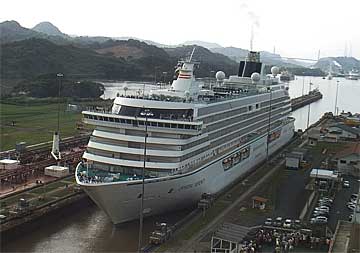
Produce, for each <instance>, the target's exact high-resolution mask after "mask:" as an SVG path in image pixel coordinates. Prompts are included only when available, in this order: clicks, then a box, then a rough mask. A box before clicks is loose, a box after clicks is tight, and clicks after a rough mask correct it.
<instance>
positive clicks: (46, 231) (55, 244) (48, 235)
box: [1, 201, 189, 253]
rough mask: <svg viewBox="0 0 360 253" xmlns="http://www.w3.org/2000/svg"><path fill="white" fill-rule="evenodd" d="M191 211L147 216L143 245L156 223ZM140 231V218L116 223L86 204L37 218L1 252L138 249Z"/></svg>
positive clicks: (4, 242) (7, 241) (171, 221)
mask: <svg viewBox="0 0 360 253" xmlns="http://www.w3.org/2000/svg"><path fill="white" fill-rule="evenodd" d="M83 202H84V201H83ZM188 213H189V210H183V211H177V212H174V213H171V214H166V215H162V216H156V217H150V218H146V219H145V220H144V230H143V231H144V233H143V245H146V244H147V242H148V239H149V235H150V233H151V231H153V230H154V224H155V222H169V224H174V223H175V222H176V221H178V220H180V219H181V218H183V217H185V215H186V214H188ZM138 233H139V222H138V221H133V222H128V223H125V224H121V225H120V226H115V225H113V224H112V223H111V222H110V220H109V218H108V217H107V216H106V214H105V213H104V212H103V211H101V210H100V209H99V208H98V207H96V206H95V204H92V203H90V204H89V203H82V204H81V205H76V207H70V208H67V209H66V211H59V212H57V213H56V214H52V215H50V216H48V217H45V218H44V219H41V220H39V221H36V225H34V226H31V227H28V228H26V229H25V231H21V233H19V235H17V236H12V237H13V238H11V239H9V238H2V242H1V244H2V245H1V252H59V253H60V252H61V253H63V252H134V251H137V245H138Z"/></svg>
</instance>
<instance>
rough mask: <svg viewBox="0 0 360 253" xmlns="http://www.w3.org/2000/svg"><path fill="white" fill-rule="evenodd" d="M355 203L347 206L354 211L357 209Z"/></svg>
mask: <svg viewBox="0 0 360 253" xmlns="http://www.w3.org/2000/svg"><path fill="white" fill-rule="evenodd" d="M355 207H356V206H355V204H349V203H348V204H347V208H349V209H350V210H351V211H354V210H355Z"/></svg>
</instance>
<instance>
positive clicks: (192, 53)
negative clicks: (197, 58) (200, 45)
mask: <svg viewBox="0 0 360 253" xmlns="http://www.w3.org/2000/svg"><path fill="white" fill-rule="evenodd" d="M195 49H196V47H194V48H193V51H192V52H191V55H190V60H189V61H190V62H191V60H192V57H193V55H194V52H195Z"/></svg>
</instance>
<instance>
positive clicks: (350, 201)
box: [348, 199, 356, 204]
mask: <svg viewBox="0 0 360 253" xmlns="http://www.w3.org/2000/svg"><path fill="white" fill-rule="evenodd" d="M348 203H353V204H356V199H350V200H349V202H348Z"/></svg>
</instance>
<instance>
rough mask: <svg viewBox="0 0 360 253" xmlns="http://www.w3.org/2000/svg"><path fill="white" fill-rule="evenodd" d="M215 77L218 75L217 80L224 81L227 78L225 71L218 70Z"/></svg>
mask: <svg viewBox="0 0 360 253" xmlns="http://www.w3.org/2000/svg"><path fill="white" fill-rule="evenodd" d="M215 77H216V80H218V81H222V80H224V79H225V73H224V72H223V71H218V72H216V75H215Z"/></svg>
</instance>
